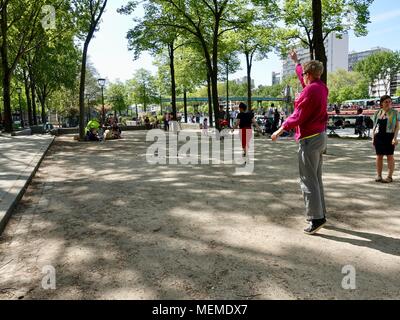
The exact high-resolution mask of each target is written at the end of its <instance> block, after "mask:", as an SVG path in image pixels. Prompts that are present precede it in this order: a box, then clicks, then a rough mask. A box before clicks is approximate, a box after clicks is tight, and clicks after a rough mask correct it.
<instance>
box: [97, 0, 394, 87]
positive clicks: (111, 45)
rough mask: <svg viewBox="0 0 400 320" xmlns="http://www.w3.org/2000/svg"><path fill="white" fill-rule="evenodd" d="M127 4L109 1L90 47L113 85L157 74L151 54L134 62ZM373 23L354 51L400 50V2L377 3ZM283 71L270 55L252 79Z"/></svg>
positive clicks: (353, 42) (262, 80)
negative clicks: (144, 72) (124, 11)
mask: <svg viewBox="0 0 400 320" xmlns="http://www.w3.org/2000/svg"><path fill="white" fill-rule="evenodd" d="M124 3H127V1H126V0H112V1H109V5H108V8H107V11H106V12H105V14H104V17H103V21H102V24H101V26H100V30H99V31H98V32H97V33H96V36H95V38H94V39H93V40H92V42H91V44H90V47H89V56H90V60H91V61H92V62H93V63H94V65H95V67H96V69H97V70H98V71H99V73H100V75H101V76H102V77H105V78H107V79H109V80H110V81H115V80H117V79H120V80H121V81H125V80H127V79H130V78H132V75H133V73H134V72H135V70H137V69H139V68H146V69H148V70H150V71H152V72H153V73H155V72H156V68H155V67H154V66H153V64H152V58H151V57H150V56H149V55H148V54H143V55H142V56H141V58H140V59H139V60H136V61H133V58H132V57H133V55H132V52H129V51H128V49H127V40H126V32H127V31H128V30H129V29H130V28H131V27H132V26H133V22H132V17H128V16H123V15H120V14H118V13H117V12H116V9H117V8H119V7H121V6H122V5H123V4H124ZM371 22H372V23H371V24H369V25H368V30H369V33H368V35H367V36H366V37H362V38H357V37H355V36H354V35H353V33H350V41H349V47H350V48H349V49H350V51H353V50H355V51H362V50H366V49H370V48H372V47H377V46H380V47H385V48H389V49H392V50H400V41H399V38H400V37H399V34H400V1H398V0H375V1H374V4H373V5H372V7H371ZM280 70H281V62H280V60H279V58H278V57H277V56H276V55H275V54H270V56H269V59H267V60H262V61H256V62H255V63H254V66H253V72H252V77H253V78H254V81H255V84H256V86H258V85H260V84H263V85H270V84H271V73H272V71H276V72H279V71H280ZM245 75H246V70H245V64H244V61H243V62H242V70H240V71H238V72H236V73H235V74H233V75H230V77H231V78H232V79H234V78H239V77H243V76H245Z"/></svg>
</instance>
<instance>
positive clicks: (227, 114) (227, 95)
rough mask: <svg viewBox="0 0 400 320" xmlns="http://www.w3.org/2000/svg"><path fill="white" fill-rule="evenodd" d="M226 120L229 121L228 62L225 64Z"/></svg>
mask: <svg viewBox="0 0 400 320" xmlns="http://www.w3.org/2000/svg"><path fill="white" fill-rule="evenodd" d="M226 118H227V119H228V121H229V61H227V62H226Z"/></svg>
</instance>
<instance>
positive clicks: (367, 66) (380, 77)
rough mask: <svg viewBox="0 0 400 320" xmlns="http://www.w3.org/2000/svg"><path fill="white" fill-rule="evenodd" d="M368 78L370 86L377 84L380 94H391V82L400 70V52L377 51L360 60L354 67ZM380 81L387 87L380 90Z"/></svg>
mask: <svg viewBox="0 0 400 320" xmlns="http://www.w3.org/2000/svg"><path fill="white" fill-rule="evenodd" d="M354 69H355V70H356V71H358V72H360V73H361V74H362V75H363V76H364V77H365V79H367V80H368V82H369V85H370V87H371V88H372V87H373V86H374V84H377V87H378V92H377V93H378V95H379V96H380V95H381V94H382V93H383V94H391V92H390V84H391V82H392V81H393V79H394V78H395V77H396V76H397V74H398V73H399V72H400V52H399V51H395V52H385V51H383V52H377V53H375V54H373V55H370V56H368V57H366V58H365V59H363V60H361V61H359V62H358V63H357V64H356V65H355V68H354ZM380 83H382V84H383V85H384V87H385V89H384V92H381V91H380V85H379V84H380Z"/></svg>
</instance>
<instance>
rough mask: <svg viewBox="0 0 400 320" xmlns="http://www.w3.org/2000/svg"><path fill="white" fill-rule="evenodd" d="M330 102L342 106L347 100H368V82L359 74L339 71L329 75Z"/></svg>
mask: <svg viewBox="0 0 400 320" xmlns="http://www.w3.org/2000/svg"><path fill="white" fill-rule="evenodd" d="M328 87H329V102H330V103H336V104H341V103H343V102H344V101H346V100H353V99H367V98H368V81H367V80H366V79H365V77H364V76H363V75H362V74H360V73H358V72H348V71H346V70H338V71H336V72H334V73H330V74H329V75H328Z"/></svg>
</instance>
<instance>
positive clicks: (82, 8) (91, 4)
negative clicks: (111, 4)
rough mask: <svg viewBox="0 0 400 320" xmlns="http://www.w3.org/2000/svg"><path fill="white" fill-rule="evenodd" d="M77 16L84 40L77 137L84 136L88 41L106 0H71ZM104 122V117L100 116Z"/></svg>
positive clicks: (94, 30) (97, 25) (95, 28)
mask: <svg viewBox="0 0 400 320" xmlns="http://www.w3.org/2000/svg"><path fill="white" fill-rule="evenodd" d="M72 4H73V7H74V10H75V14H76V17H77V22H78V28H79V31H80V34H79V36H80V39H82V40H84V43H83V50H82V61H81V77H80V86H79V137H80V139H81V140H83V139H84V136H85V78H86V62H87V54H88V49H89V44H90V41H91V40H92V38H93V35H94V33H95V32H96V30H98V27H99V24H100V20H101V17H102V15H103V13H104V10H105V8H106V5H107V0H72ZM102 123H104V118H102Z"/></svg>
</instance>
